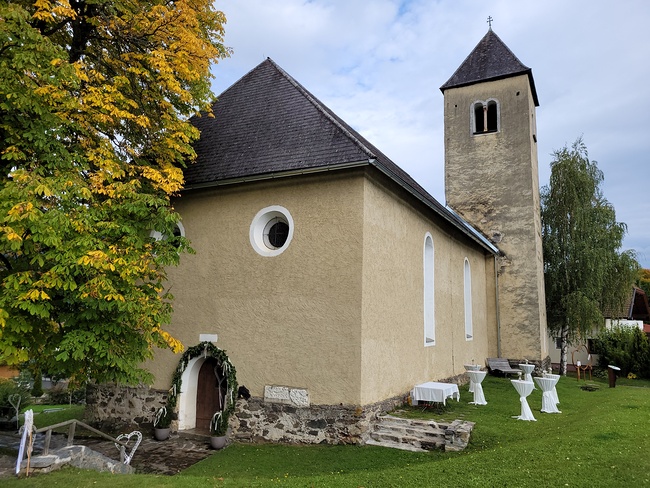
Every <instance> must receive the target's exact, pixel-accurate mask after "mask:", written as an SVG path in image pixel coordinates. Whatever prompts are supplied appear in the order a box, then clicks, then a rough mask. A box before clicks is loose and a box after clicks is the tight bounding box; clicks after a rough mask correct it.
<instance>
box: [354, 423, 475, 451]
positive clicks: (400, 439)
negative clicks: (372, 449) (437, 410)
mask: <svg viewBox="0 0 650 488" xmlns="http://www.w3.org/2000/svg"><path fill="white" fill-rule="evenodd" d="M473 427H474V423H473V422H466V421H461V420H455V421H453V422H451V423H444V424H443V423H437V422H435V421H433V420H418V419H403V418H400V417H394V416H392V415H384V416H380V417H378V418H377V420H376V421H375V422H374V423H373V424H372V425H371V427H370V430H369V432H368V434H367V437H366V439H365V440H364V442H365V444H366V445H372V446H382V447H390V448H394V449H402V450H406V451H414V452H424V451H432V450H443V451H462V450H463V449H464V448H465V447H466V446H467V443H468V442H469V438H470V434H471V431H472V429H473Z"/></svg>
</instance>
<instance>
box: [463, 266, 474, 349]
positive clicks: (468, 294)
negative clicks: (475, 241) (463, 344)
mask: <svg viewBox="0 0 650 488" xmlns="http://www.w3.org/2000/svg"><path fill="white" fill-rule="evenodd" d="M463 297H464V300H463V303H464V308H465V310H464V312H465V340H466V341H471V340H472V339H474V323H473V321H472V268H471V267H470V264H469V259H467V258H465V263H464V265H463Z"/></svg>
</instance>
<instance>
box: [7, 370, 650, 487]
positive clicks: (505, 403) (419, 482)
mask: <svg viewBox="0 0 650 488" xmlns="http://www.w3.org/2000/svg"><path fill="white" fill-rule="evenodd" d="M593 383H595V384H597V385H598V386H599V387H600V388H599V389H598V390H596V391H585V390H582V389H581V388H580V386H582V385H584V382H577V381H576V379H575V378H562V379H561V380H560V382H559V384H558V395H559V398H560V402H561V403H560V405H559V407H560V410H562V413H561V414H554V415H552V414H542V413H540V412H539V408H540V406H541V392H539V390H536V391H534V392H533V393H532V394H531V396H530V397H529V403H530V406H531V409H532V410H533V413H534V414H535V416H536V418H537V422H525V421H520V420H515V419H513V418H512V416H513V415H518V414H519V411H520V405H519V399H518V396H517V394H516V392H515V390H514V388H513V387H512V385H511V384H510V382H509V381H508V380H507V379H504V378H493V377H487V378H486V379H485V381H484V383H483V387H484V391H485V397H486V399H487V401H488V405H486V406H474V405H469V404H468V402H469V401H471V394H470V393H468V392H467V389H466V387H464V388H462V389H461V401H460V402H456V401H452V402H449V404H448V407H447V408H446V409H444V410H441V411H440V410H439V411H435V410H431V411H425V412H423V411H422V410H421V409H418V408H406V409H404V410H403V411H401V412H399V414H400V415H403V416H408V417H425V418H427V417H428V418H435V419H445V420H453V419H455V418H463V419H467V420H471V421H474V422H476V427H475V429H474V432H473V434H472V440H471V442H470V445H469V447H468V448H467V449H466V450H465V451H464V452H461V453H443V452H430V453H411V452H405V451H397V450H392V449H384V448H378V447H357V446H282V445H243V444H236V445H232V446H230V447H228V448H227V449H225V450H224V451H220V452H217V453H215V454H214V455H213V456H211V457H209V458H207V459H205V460H204V461H202V462H200V463H198V464H196V465H194V466H193V467H192V468H190V469H188V470H186V471H184V472H183V473H181V474H180V475H177V476H174V477H163V476H151V475H134V476H117V475H107V474H100V473H91V472H82V471H79V470H74V469H65V470H63V471H61V472H58V473H54V474H51V475H48V476H38V477H30V478H29V479H21V480H11V481H7V482H5V480H3V486H4V487H7V488H10V487H14V486H19V487H25V486H30V487H31V486H35V487H39V486H43V487H45V486H48V487H50V486H51V485H54V486H66V487H85V486H97V487H112V488H117V487H121V486H124V487H126V486H138V487H139V488H146V487H154V486H156V487H157V486H178V487H189V488H191V487H195V486H196V487H199V486H200V487H205V486H217V487H221V486H225V487H236V486H237V487H255V486H301V487H310V486H314V487H320V486H333V487H392V486H394V487H410V486H413V487H415V486H418V487H423V486H463V487H474V486H475V487H536V488H539V487H564V486H569V487H604V486H606V487H612V486H635V487H636V486H650V461H649V460H648V459H649V457H650V428H649V427H650V383H648V382H645V381H640V380H627V379H619V381H618V383H617V387H616V388H608V386H607V383H606V382H605V381H603V380H594V381H593Z"/></svg>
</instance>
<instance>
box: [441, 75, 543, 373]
mask: <svg viewBox="0 0 650 488" xmlns="http://www.w3.org/2000/svg"><path fill="white" fill-rule="evenodd" d="M488 99H496V100H498V102H499V108H500V129H499V131H498V132H496V133H488V134H481V135H473V134H472V118H471V107H472V105H473V103H474V102H476V101H486V100H488ZM536 137H537V134H536V121H535V105H534V101H533V97H532V93H531V90H530V84H529V80H528V77H527V76H525V75H521V76H516V77H511V78H506V79H503V80H498V81H491V82H484V83H478V84H475V85H471V86H466V87H460V88H454V89H450V90H446V91H445V190H446V198H447V203H448V204H449V205H450V206H451V207H452V208H454V209H455V210H456V211H457V212H458V213H460V214H461V215H462V216H463V217H465V219H467V220H468V221H469V222H470V223H472V225H474V226H475V227H476V228H478V229H480V230H481V231H482V232H483V233H484V234H485V235H486V236H487V237H488V238H490V239H492V240H493V242H494V243H495V244H496V245H497V246H498V247H499V249H500V250H501V251H502V252H503V254H504V256H503V258H502V259H500V269H499V316H500V323H501V335H500V338H501V340H500V350H499V354H500V355H501V356H504V357H508V358H513V359H530V360H541V359H543V358H545V357H546V356H547V354H548V343H547V332H546V307H545V295H544V275H543V256H542V241H541V222H540V202H539V177H538V161H537V143H536V140H535V139H536Z"/></svg>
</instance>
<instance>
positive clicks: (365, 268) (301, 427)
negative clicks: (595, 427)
mask: <svg viewBox="0 0 650 488" xmlns="http://www.w3.org/2000/svg"><path fill="white" fill-rule="evenodd" d="M441 91H442V93H443V95H444V107H445V108H444V122H445V123H444V127H445V129H444V138H445V175H444V178H445V187H446V199H447V204H446V205H443V204H441V203H440V202H438V201H437V200H436V199H434V198H433V197H432V196H431V195H430V194H429V193H428V192H427V191H426V190H425V189H423V188H422V187H421V186H420V185H419V184H418V183H417V182H416V181H414V180H413V178H411V177H410V176H409V175H408V174H407V173H406V172H404V171H403V170H402V169H401V168H400V167H399V166H397V165H396V164H395V163H394V162H393V161H391V160H390V159H389V158H388V157H387V156H386V155H384V154H383V153H382V152H381V150H380V149H379V148H377V147H376V146H375V145H373V144H372V143H371V142H370V141H368V140H366V139H365V138H364V137H363V136H361V135H360V134H359V133H358V132H357V131H355V130H354V129H353V128H352V127H350V126H349V125H348V124H346V122H345V121H343V120H342V119H341V118H340V117H338V116H337V115H336V114H334V113H333V112H332V111H331V110H330V109H329V108H328V107H327V106H325V105H324V104H323V103H322V102H321V101H320V100H318V99H317V98H316V97H315V96H314V95H313V94H311V93H310V92H309V91H308V89H307V88H305V87H303V86H302V85H301V84H300V83H299V82H298V81H297V80H295V79H294V78H292V77H291V76H290V75H289V74H288V73H286V72H285V71H284V70H283V69H282V68H281V67H280V66H278V65H277V64H276V63H275V62H274V61H272V60H271V59H266V60H265V61H263V62H262V63H261V64H260V65H258V66H257V67H255V68H254V69H253V70H252V71H250V72H249V73H248V74H246V75H245V76H244V77H243V78H241V79H240V80H239V81H237V82H236V83H235V84H233V85H232V86H231V87H230V88H228V89H227V90H226V91H225V92H223V93H222V94H221V95H220V96H219V97H218V101H217V102H216V103H215V104H214V107H213V112H214V117H199V118H196V119H195V120H193V123H194V124H195V125H196V127H197V128H198V129H199V130H200V132H201V138H200V140H199V141H198V142H197V144H196V146H195V148H196V152H197V156H198V157H197V160H196V162H195V163H193V164H191V165H189V166H188V168H187V169H186V171H185V182H186V183H185V188H184V190H183V192H182V194H181V195H180V197H178V198H177V199H176V201H174V207H175V209H176V210H177V211H178V213H179V214H180V215H181V217H182V221H181V222H180V223H179V227H178V230H179V232H180V233H182V234H183V235H185V236H186V237H187V238H188V239H189V240H190V242H191V245H192V247H193V248H194V250H195V251H196V254H192V255H184V256H182V257H181V263H180V265H179V266H178V267H177V268H173V269H170V270H169V286H170V287H171V291H172V293H173V295H174V296H175V302H174V316H173V321H172V324H171V326H170V327H168V328H167V329H168V330H169V332H170V333H171V334H172V335H173V336H174V337H176V338H178V339H179V340H181V341H182V342H183V343H184V344H185V346H186V347H189V348H193V347H196V346H200V345H201V344H202V343H210V344H212V345H214V346H216V347H218V348H219V349H221V350H223V351H225V352H226V353H227V356H228V359H229V361H230V363H231V364H232V365H233V366H234V367H235V368H236V372H237V381H238V383H239V385H240V386H243V387H245V389H242V390H243V391H244V395H245V397H246V398H242V399H240V400H239V401H238V402H237V410H236V416H235V418H234V419H233V421H232V422H231V426H233V435H235V436H236V437H238V438H240V439H258V438H259V439H262V438H263V439H267V440H280V441H290V442H334V443H336V442H358V441H359V439H360V438H361V436H362V435H363V433H364V428H366V426H367V422H368V421H369V420H370V419H372V418H373V417H374V416H376V415H377V414H379V413H381V412H385V411H386V410H389V409H391V408H393V407H394V406H397V405H400V404H402V403H404V402H405V401H406V399H407V397H408V394H409V391H410V390H411V389H412V388H413V386H414V385H416V384H419V383H423V382H426V381H445V380H447V381H460V380H462V379H463V378H464V377H463V374H464V372H465V368H464V365H466V364H471V363H478V364H481V365H484V364H485V359H486V358H488V357H505V358H508V359H510V360H511V361H523V360H528V361H529V362H535V363H537V364H540V365H542V364H544V365H546V364H547V363H548V360H549V359H548V353H547V344H546V342H547V339H546V338H547V332H546V315H545V303H544V301H545V299H544V280H543V260H542V243H541V228H540V208H539V207H540V203H539V183H538V169H537V133H536V121H535V109H536V107H537V106H538V100H537V92H536V90H535V83H534V80H533V77H532V72H531V69H530V68H527V67H526V66H524V65H523V64H522V63H521V62H520V61H519V60H518V59H517V57H516V56H515V55H514V54H513V53H512V52H511V51H510V49H508V47H507V46H506V45H505V44H504V43H503V42H502V41H501V39H500V38H499V37H498V36H497V35H496V34H495V33H494V32H493V31H492V30H491V29H490V30H489V31H488V33H487V34H486V35H485V37H484V38H483V39H482V40H481V41H480V42H479V44H478V45H477V46H476V47H475V49H474V50H473V51H472V52H471V53H470V54H469V56H468V57H467V58H466V59H465V60H464V61H463V62H462V64H461V65H460V67H459V68H458V69H457V70H456V72H455V73H454V74H453V75H452V76H451V78H450V79H449V80H448V81H447V82H446V83H444V84H443V85H442V87H441ZM440 177H442V175H440ZM206 351H207V349H206ZM185 359H186V360H187V361H186V362H185V363H183V365H182V368H181V369H182V371H183V374H182V381H181V383H180V391H176V390H175V391H174V392H173V394H174V395H177V397H178V404H177V412H176V414H177V421H176V424H175V428H176V429H178V430H180V431H183V430H189V429H194V428H202V427H203V428H204V427H206V426H207V422H208V421H209V417H210V412H212V411H215V409H218V408H219V405H213V404H207V405H206V402H208V403H209V402H212V401H213V400H211V398H212V396H211V395H210V394H208V393H206V391H207V390H209V389H210V388H212V389H214V378H212V380H210V374H211V373H210V372H211V370H212V369H213V368H214V365H213V364H212V363H210V360H209V354H197V355H194V356H192V357H186V358H185ZM147 367H148V368H149V369H150V370H151V371H152V373H154V375H155V378H156V380H155V383H154V384H153V385H151V387H150V388H145V389H144V390H142V389H141V390H142V391H140V390H137V391H136V389H133V390H129V391H126V390H124V392H123V394H121V395H114V396H113V397H111V398H113V400H110V401H104V402H102V401H99V400H98V401H96V402H95V403H94V404H90V405H89V411H91V412H92V415H94V417H95V420H101V419H102V418H105V417H106V416H108V415H116V412H117V411H118V410H119V407H118V406H117V404H116V402H117V399H118V398H120V399H121V400H122V401H124V402H126V403H130V405H131V410H130V412H129V413H128V414H127V413H124V415H131V417H132V418H138V419H147V418H149V419H150V418H151V417H152V415H153V413H152V412H153V411H154V410H155V409H154V408H153V407H152V402H149V401H145V400H142V401H134V398H135V397H139V398H141V397H146V396H149V397H155V396H156V395H158V397H159V398H164V397H165V395H167V394H168V393H167V391H168V390H169V388H170V385H171V384H172V376H173V374H174V372H175V371H179V369H178V368H179V356H178V355H174V354H173V353H171V352H170V351H157V352H156V356H155V359H154V360H153V361H152V362H151V363H149V364H148V365H147ZM202 370H207V371H208V373H205V371H203V372H202ZM206 378H207V379H206ZM96 395H97V398H100V395H101V394H100V393H99V392H96ZM127 397H128V398H129V399H130V400H129V401H126V400H127ZM161 401H162V400H161ZM111 402H113V403H111ZM102 403H103V405H104V406H103V407H100V406H99V405H100V404H102ZM154 403H155V402H154ZM107 405H108V406H107ZM133 405H137V408H139V409H140V410H139V411H137V412H134V411H133V410H134V409H133ZM110 409H112V410H110ZM109 410H110V412H109ZM206 412H207V413H206Z"/></svg>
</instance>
